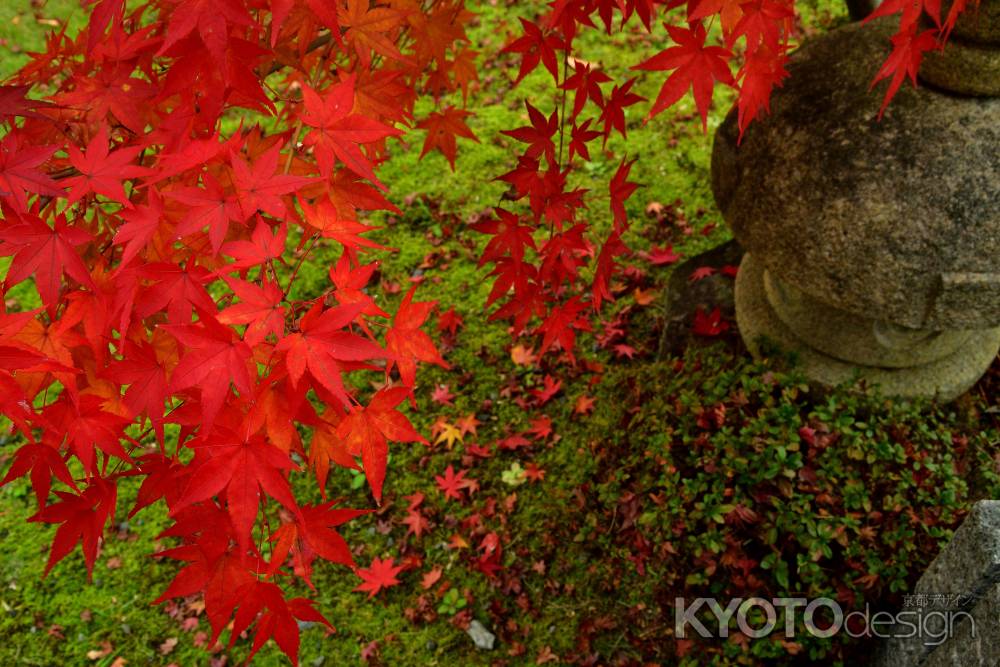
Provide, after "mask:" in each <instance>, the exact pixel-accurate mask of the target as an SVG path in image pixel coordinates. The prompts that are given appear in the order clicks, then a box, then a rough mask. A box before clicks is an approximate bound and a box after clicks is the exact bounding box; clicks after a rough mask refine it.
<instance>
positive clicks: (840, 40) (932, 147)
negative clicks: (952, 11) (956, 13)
mask: <svg viewBox="0 0 1000 667" xmlns="http://www.w3.org/2000/svg"><path fill="white" fill-rule="evenodd" d="M992 1H993V0H991V2H992ZM992 7H993V5H992V4H991V5H990V8H991V9H990V11H993V9H992ZM892 30H893V24H892V23H891V22H889V23H885V22H880V21H876V22H873V24H871V25H867V26H848V27H845V28H842V29H840V30H837V31H835V32H833V33H830V34H828V35H825V36H823V37H820V38H817V39H814V40H811V41H809V42H807V43H806V45H805V46H803V47H802V48H801V49H800V50H799V52H798V53H797V54H796V55H795V56H794V57H793V60H792V62H791V63H790V65H789V66H788V70H789V72H790V76H789V77H788V79H787V81H786V82H785V84H784V86H783V87H782V88H780V89H778V90H777V91H775V94H774V96H773V97H772V100H771V113H770V115H768V116H765V117H764V118H762V119H760V120H757V121H755V122H754V123H753V124H752V125H751V126H750V128H749V129H748V130H747V132H746V134H745V136H744V138H743V142H742V145H740V146H737V135H738V130H737V122H736V113H735V111H734V112H733V113H731V114H730V116H729V117H728V118H727V119H726V121H725V123H724V124H723V125H722V126H721V127H720V129H719V131H718V133H717V134H716V140H715V148H714V152H713V158H712V160H713V164H712V173H713V190H714V192H715V196H716V200H717V202H718V204H719V207H720V208H721V210H722V211H723V214H724V216H725V218H726V220H727V222H728V223H729V224H730V226H731V227H732V229H733V231H734V234H735V236H736V237H737V239H738V240H739V241H740V243H741V244H743V246H744V247H746V248H747V250H748V251H749V252H751V253H754V254H755V255H756V256H758V257H759V258H760V261H761V262H763V263H764V265H765V266H766V267H767V269H768V270H769V271H771V272H772V273H773V274H774V275H776V276H777V277H778V278H780V279H782V280H785V281H787V282H789V283H792V284H795V285H796V286H797V287H798V288H799V289H801V290H802V291H803V292H805V293H807V294H809V295H810V296H812V297H815V298H817V299H819V300H821V301H823V302H825V303H827V304H829V305H831V306H833V307H835V308H838V309H841V310H844V311H847V312H850V313H854V314H857V315H860V316H863V317H868V318H875V317H877V318H880V319H884V320H886V321H888V322H892V323H893V324H897V325H900V326H904V327H910V328H915V329H930V330H950V329H986V328H991V327H995V326H997V325H1000V291H998V289H997V286H998V285H1000V150H998V148H997V147H998V146H1000V99H991V98H968V97H962V96H957V95H954V94H946V93H942V92H940V91H939V90H937V89H934V88H931V87H929V86H921V87H919V88H917V89H914V88H912V87H911V86H909V85H904V86H902V88H901V89H900V91H899V93H898V95H897V96H896V98H895V99H894V100H893V102H892V104H891V105H890V106H889V108H888V110H887V112H886V114H885V116H884V117H883V118H882V119H881V120H879V119H878V112H879V106H880V105H881V102H882V94H883V91H884V85H885V84H882V86H880V87H878V88H877V90H875V91H869V86H870V84H871V82H872V80H873V78H874V76H875V74H876V72H877V71H878V69H879V67H880V65H881V64H882V62H883V61H884V59H885V56H886V54H887V44H888V42H887V39H888V37H889V35H890V34H891V32H892ZM970 275H971V276H977V277H978V278H977V279H976V280H972V281H969V280H958V281H956V280H954V277H955V276H970Z"/></svg>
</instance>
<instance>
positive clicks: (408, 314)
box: [385, 285, 450, 387]
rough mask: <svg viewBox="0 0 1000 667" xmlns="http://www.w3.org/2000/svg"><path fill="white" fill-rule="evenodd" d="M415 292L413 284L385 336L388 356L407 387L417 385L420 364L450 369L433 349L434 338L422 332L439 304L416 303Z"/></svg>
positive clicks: (435, 302)
mask: <svg viewBox="0 0 1000 667" xmlns="http://www.w3.org/2000/svg"><path fill="white" fill-rule="evenodd" d="M416 290H417V286H416V285H414V286H413V287H411V288H410V291H409V292H407V293H406V296H405V297H403V301H402V302H401V303H400V304H399V309H398V310H396V317H395V318H394V319H393V322H392V328H391V329H389V331H388V332H387V333H386V336H385V349H386V352H388V353H389V355H390V357H389V358H390V360H391V362H392V363H394V364H395V365H396V367H397V368H398V369H399V377H400V378H401V379H402V380H403V384H405V385H406V386H408V387H413V386H414V384H415V383H416V376H417V362H418V361H424V362H427V363H429V364H437V365H438V366H440V367H441V368H450V366H449V365H448V362H446V361H445V360H444V359H443V358H442V357H441V354H440V353H439V352H438V350H437V348H436V347H435V346H434V341H432V340H431V337H430V336H428V335H427V334H426V333H424V332H423V331H421V330H420V327H421V326H423V324H424V322H425V321H426V320H427V317H428V316H429V315H430V314H431V311H432V310H434V306H435V305H437V301H416V302H415V301H413V294H414V293H415V292H416Z"/></svg>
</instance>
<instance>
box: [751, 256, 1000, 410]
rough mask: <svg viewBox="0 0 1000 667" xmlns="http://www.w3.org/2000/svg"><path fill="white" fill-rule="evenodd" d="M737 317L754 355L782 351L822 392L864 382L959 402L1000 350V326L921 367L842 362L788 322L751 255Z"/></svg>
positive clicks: (897, 393) (895, 393)
mask: <svg viewBox="0 0 1000 667" xmlns="http://www.w3.org/2000/svg"><path fill="white" fill-rule="evenodd" d="M736 319H737V322H738V323H739V327H740V335H741V336H742V337H743V340H744V342H745V343H746V345H747V348H748V349H749V350H750V352H751V354H753V355H754V356H755V357H758V358H760V357H764V356H771V355H770V352H771V351H772V349H773V348H777V349H778V350H780V351H781V352H783V353H784V355H785V356H787V357H788V358H789V359H790V360H791V361H792V363H793V364H794V365H796V366H797V367H798V368H799V369H800V370H801V371H802V372H803V373H804V374H805V375H806V377H808V378H809V380H810V381H811V383H812V384H813V385H814V386H816V387H818V388H823V389H828V388H831V387H836V386H840V385H845V384H851V383H855V382H857V381H859V380H863V381H864V382H865V383H867V384H869V385H879V387H880V388H881V391H882V393H883V394H884V395H886V396H892V397H898V398H916V397H935V398H937V399H939V400H942V401H948V400H952V399H954V398H957V397H958V396H960V395H961V394H963V393H965V392H966V391H968V389H969V388H970V387H971V386H972V385H973V384H975V382H976V380H978V379H979V377H980V376H981V375H982V374H983V373H984V372H985V371H986V369H987V368H988V367H989V365H990V363H991V362H992V361H993V359H994V358H995V357H996V352H997V348H998V347H1000V328H994V329H988V330H983V331H974V332H970V336H969V338H968V339H967V340H966V342H965V343H964V344H963V345H962V346H961V347H960V348H959V349H958V350H956V351H955V352H953V353H951V354H949V355H947V356H945V357H943V358H940V359H938V360H936V361H933V362H931V363H926V364H922V365H918V366H909V367H906V368H882V367H875V366H866V365H862V364H857V363H851V362H847V361H844V360H842V359H837V358H835V357H833V356H830V355H828V354H825V353H824V352H822V351H820V350H818V349H817V348H815V347H814V346H813V345H811V344H810V343H809V342H806V341H804V340H803V339H802V338H800V337H799V336H797V335H796V334H795V332H793V331H792V329H791V328H789V327H788V325H786V324H785V323H784V322H783V321H782V319H781V318H780V317H779V316H778V314H777V313H776V312H775V310H774V308H773V307H772V306H771V304H770V302H769V301H768V299H767V292H766V289H765V287H764V267H763V266H762V263H761V262H758V261H756V256H755V255H752V254H749V253H748V254H747V255H745V256H744V258H743V263H742V264H741V265H740V272H739V275H738V276H737V278H736Z"/></svg>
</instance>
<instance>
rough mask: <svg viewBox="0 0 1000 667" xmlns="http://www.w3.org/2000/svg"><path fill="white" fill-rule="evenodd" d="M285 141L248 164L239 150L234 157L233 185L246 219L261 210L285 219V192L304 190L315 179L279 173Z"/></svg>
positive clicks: (232, 162)
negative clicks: (282, 146) (282, 199)
mask: <svg viewBox="0 0 1000 667" xmlns="http://www.w3.org/2000/svg"><path fill="white" fill-rule="evenodd" d="M280 151H281V144H280V143H275V144H274V146H272V147H271V148H269V149H268V150H267V151H265V152H264V153H263V154H261V155H260V157H258V158H257V159H256V160H254V163H253V165H252V166H251V165H250V164H248V163H247V162H246V161H245V160H243V158H241V157H240V156H239V155H237V154H236V153H233V154H232V155H231V156H230V163H231V164H232V167H233V187H235V188H236V197H237V200H238V202H239V205H240V210H241V211H242V212H243V219H244V220H246V219H248V218H250V217H251V216H252V215H253V214H254V213H256V212H257V211H263V212H264V213H267V214H268V215H271V216H274V217H275V218H278V219H281V218H284V217H285V212H286V210H287V209H286V208H285V204H284V202H282V201H281V196H282V195H287V194H289V193H292V192H295V191H297V190H300V189H302V188H303V187H305V186H306V185H308V184H309V183H311V182H312V181H313V179H311V178H305V177H302V176H294V175H291V174H276V173H275V171H276V170H277V169H278V160H279V157H280Z"/></svg>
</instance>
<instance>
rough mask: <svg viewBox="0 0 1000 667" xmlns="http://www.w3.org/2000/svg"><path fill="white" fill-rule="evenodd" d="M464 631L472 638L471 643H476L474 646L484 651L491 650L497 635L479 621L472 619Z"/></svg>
mask: <svg viewBox="0 0 1000 667" xmlns="http://www.w3.org/2000/svg"><path fill="white" fill-rule="evenodd" d="M465 632H466V634H468V635H469V637H470V638H471V639H472V643H473V644H475V645H476V648H478V649H482V650H484V651H492V650H493V644H494V642H495V641H496V638H497V637H496V635H494V634H493V633H492V632H490V631H489V630H487V629H486V626H485V625H483V624H482V623H480V622H479V621H477V620H473V621H472V622H471V623H469V628H468V630H466V631H465Z"/></svg>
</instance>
